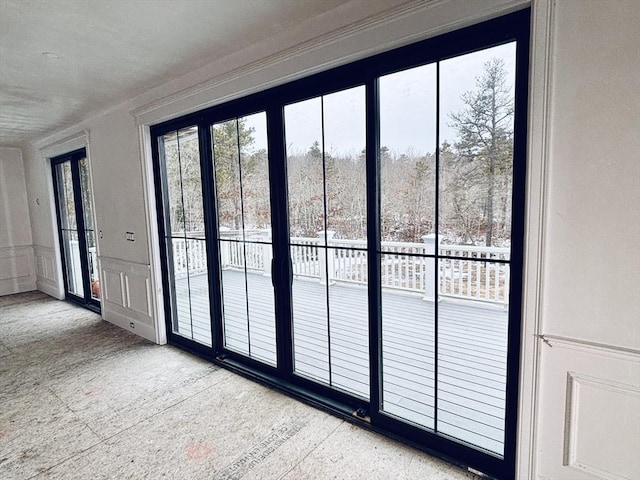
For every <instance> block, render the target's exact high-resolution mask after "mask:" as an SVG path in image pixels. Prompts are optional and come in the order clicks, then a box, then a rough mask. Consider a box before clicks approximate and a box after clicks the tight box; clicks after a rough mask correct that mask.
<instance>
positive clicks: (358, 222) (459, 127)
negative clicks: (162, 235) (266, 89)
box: [165, 59, 513, 246]
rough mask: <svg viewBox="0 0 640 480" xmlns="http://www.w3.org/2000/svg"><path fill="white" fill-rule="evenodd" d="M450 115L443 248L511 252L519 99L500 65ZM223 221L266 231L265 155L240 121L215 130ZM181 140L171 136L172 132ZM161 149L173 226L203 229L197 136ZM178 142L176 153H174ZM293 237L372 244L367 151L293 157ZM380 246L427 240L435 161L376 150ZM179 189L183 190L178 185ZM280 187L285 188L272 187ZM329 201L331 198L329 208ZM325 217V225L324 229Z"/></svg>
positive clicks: (316, 146)
mask: <svg viewBox="0 0 640 480" xmlns="http://www.w3.org/2000/svg"><path fill="white" fill-rule="evenodd" d="M462 100H463V102H464V105H465V106H464V108H463V109H462V110H461V111H459V112H454V113H452V114H450V115H449V123H450V126H452V127H453V128H454V129H455V130H456V131H457V134H458V135H457V138H456V140H455V141H454V142H453V143H452V144H450V143H447V142H443V143H442V144H441V145H440V148H439V152H438V154H439V178H438V188H439V193H440V196H439V200H438V208H439V211H440V215H439V218H438V222H439V224H438V228H439V233H440V234H441V235H442V241H443V243H456V244H476V245H487V246H490V245H498V246H502V245H507V244H508V242H509V235H510V230H511V190H512V157H513V94H512V92H511V89H510V87H509V86H508V82H507V78H506V71H505V68H504V63H503V62H502V60H499V59H492V60H490V61H489V62H487V63H486V64H485V66H484V72H483V74H482V75H481V76H480V77H478V78H477V79H476V88H475V89H474V90H472V91H469V92H466V93H465V94H464V95H463V96H462ZM212 134H213V144H214V149H213V158H214V173H215V187H216V196H217V206H218V212H217V213H218V221H219V225H220V226H221V227H226V228H229V229H232V230H238V229H240V228H241V227H242V226H243V225H244V227H245V228H246V229H264V228H268V227H269V226H270V218H271V215H270V209H269V205H270V201H269V182H268V168H267V162H268V159H267V152H266V151H265V150H264V149H257V148H256V147H255V145H254V131H253V129H252V128H250V127H248V126H247V124H246V121H245V120H244V119H239V120H237V121H236V120H230V121H228V122H225V123H222V124H218V125H215V126H214V127H212ZM174 136H175V134H174ZM170 140H171V141H169V142H165V144H166V145H165V160H166V166H167V168H166V171H167V185H168V192H169V205H170V214H171V224H172V228H173V229H174V230H175V231H182V230H183V229H186V230H187V231H198V230H203V229H204V219H203V214H202V190H201V188H200V164H199V155H198V151H197V149H198V142H197V137H196V136H195V132H185V133H184V134H182V133H181V134H178V135H177V136H176V138H175V139H170ZM178 145H179V148H178ZM287 173H288V179H289V181H288V185H287V189H288V199H289V222H290V226H291V235H292V236H303V237H316V236H317V233H318V232H319V231H322V230H324V229H325V228H327V229H328V230H332V231H335V232H336V233H335V238H345V239H364V238H366V222H367V218H366V177H365V152H364V150H363V151H362V152H361V153H360V155H357V156H356V155H341V154H340V153H333V154H330V153H328V152H326V151H325V152H323V150H322V145H321V144H320V143H319V141H316V142H314V143H313V144H312V145H310V146H309V148H308V150H307V151H305V152H295V151H290V152H288V155H287ZM380 182H381V205H380V207H381V230H382V231H381V234H382V239H383V240H390V241H403V242H421V241H422V236H423V235H425V234H428V233H433V232H434V229H435V228H436V225H435V218H436V216H435V209H436V155H435V153H427V154H424V155H416V154H414V153H411V152H410V151H409V152H396V151H391V150H389V149H388V148H387V147H385V146H383V147H382V148H381V151H380ZM180 187H182V188H180ZM274 188H279V187H274ZM325 200H326V201H325ZM325 213H326V218H327V220H326V225H325V220H324V218H325Z"/></svg>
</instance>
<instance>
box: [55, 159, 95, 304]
mask: <svg viewBox="0 0 640 480" xmlns="http://www.w3.org/2000/svg"><path fill="white" fill-rule="evenodd" d="M51 166H52V170H53V184H54V190H55V192H56V195H55V202H56V209H57V217H58V227H59V232H58V233H59V237H60V251H61V254H62V264H63V273H64V283H65V295H66V297H67V298H68V299H70V300H74V301H76V302H78V303H81V304H84V305H86V306H88V307H90V308H92V309H94V310H99V309H100V280H99V274H98V254H97V250H96V235H95V228H94V225H93V222H94V219H93V195H92V193H91V182H90V178H89V164H88V161H87V156H86V151H85V149H81V150H77V151H75V152H71V153H69V154H66V155H62V156H59V157H56V158H52V159H51Z"/></svg>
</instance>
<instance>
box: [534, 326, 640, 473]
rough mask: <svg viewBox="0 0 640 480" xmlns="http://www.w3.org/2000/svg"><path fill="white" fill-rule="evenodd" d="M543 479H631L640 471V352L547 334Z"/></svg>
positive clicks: (541, 436)
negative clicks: (639, 454) (639, 418)
mask: <svg viewBox="0 0 640 480" xmlns="http://www.w3.org/2000/svg"><path fill="white" fill-rule="evenodd" d="M541 366H542V376H541V377H542V382H541V383H542V384H541V388H540V408H539V411H540V412H544V418H541V417H539V418H538V421H539V424H540V427H541V428H540V434H539V439H538V445H539V450H540V457H539V470H538V473H539V475H538V478H539V479H545V480H546V479H549V480H551V479H555V480H563V479H571V480H593V479H607V480H609V479H610V480H633V479H637V478H638V477H637V475H638V472H640V456H638V452H640V422H639V421H638V417H639V416H640V352H637V351H630V350H625V349H618V348H614V347H611V346H606V345H597V344H591V343H586V342H580V341H576V340H570V339H565V338H560V337H554V336H549V337H545V338H544V345H543V346H542V358H541Z"/></svg>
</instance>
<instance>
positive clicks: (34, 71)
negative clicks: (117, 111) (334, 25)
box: [0, 0, 380, 146]
mask: <svg viewBox="0 0 640 480" xmlns="http://www.w3.org/2000/svg"><path fill="white" fill-rule="evenodd" d="M345 3H348V2H347V1H345V0H321V1H320V0H44V1H43V0H1V1H0V145H4V146H20V145H21V144H23V143H24V142H25V141H28V140H32V139H37V138H39V137H42V136H44V135H46V134H49V133H52V132H54V131H57V130H60V129H62V128H65V127H68V126H71V125H73V124H75V123H78V122H79V121H80V120H82V119H84V118H86V117H87V116H88V115H90V114H92V113H95V112H98V111H100V110H102V109H106V108H108V107H110V106H112V105H115V104H117V103H119V102H121V101H123V100H125V99H127V98H131V97H133V96H135V95H138V94H140V93H142V92H144V91H146V90H148V89H150V88H152V87H154V86H157V85H160V84H162V83H165V82H167V81H169V80H171V79H174V78H176V77H179V76H180V75H183V74H185V73H186V72H189V71H191V70H193V69H196V68H198V67H201V66H203V65H205V64H208V63H211V62H213V61H215V60H217V59H220V58H222V57H224V56H226V55H230V54H233V53H234V52H238V51H240V50H242V49H244V48H247V47H249V46H251V45H254V44H257V43H258V42H262V41H265V40H266V39H268V38H269V37H271V36H273V35H274V34H275V33H277V32H280V31H283V30H285V29H288V28H293V27H294V26H295V25H297V24H300V23H301V22H303V21H305V20H308V19H309V18H313V17H315V16H317V15H321V14H323V13H326V12H328V11H330V10H332V9H334V8H336V7H338V6H340V5H341V4H345ZM377 3H380V2H377ZM45 52H50V53H51V54H53V56H57V57H59V58H57V59H56V58H51V55H49V56H48V55H43V53H45Z"/></svg>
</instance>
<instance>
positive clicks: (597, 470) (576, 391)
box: [563, 359, 640, 480]
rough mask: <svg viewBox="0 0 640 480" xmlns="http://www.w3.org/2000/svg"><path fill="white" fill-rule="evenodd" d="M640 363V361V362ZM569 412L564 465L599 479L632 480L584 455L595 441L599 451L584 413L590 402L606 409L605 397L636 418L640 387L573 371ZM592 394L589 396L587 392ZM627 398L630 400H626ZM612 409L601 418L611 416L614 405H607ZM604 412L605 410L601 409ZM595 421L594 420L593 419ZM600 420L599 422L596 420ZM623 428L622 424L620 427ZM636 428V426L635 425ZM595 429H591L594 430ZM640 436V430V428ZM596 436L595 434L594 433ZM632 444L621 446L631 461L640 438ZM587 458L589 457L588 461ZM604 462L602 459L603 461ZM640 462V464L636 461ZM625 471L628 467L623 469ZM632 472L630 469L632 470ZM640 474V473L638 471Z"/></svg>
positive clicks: (613, 425)
mask: <svg viewBox="0 0 640 480" xmlns="http://www.w3.org/2000/svg"><path fill="white" fill-rule="evenodd" d="M639 361H640V359H639ZM567 377H568V378H567V380H568V381H567V413H566V416H565V421H566V424H565V441H564V452H563V453H564V459H563V465H565V466H568V467H570V468H572V469H574V470H576V471H578V472H583V473H587V474H590V475H593V477H595V478H603V479H606V480H631V477H630V476H627V475H626V474H624V473H616V472H613V471H611V470H612V468H611V467H610V466H609V467H607V466H605V465H597V464H596V463H597V459H590V458H588V455H585V454H584V453H583V452H582V448H581V447H582V443H588V442H590V441H591V443H592V444H594V443H595V445H594V446H595V447H596V448H597V445H598V442H593V441H592V439H591V438H589V435H588V434H586V433H585V426H584V425H582V423H581V421H582V418H581V415H580V413H581V411H582V410H584V404H585V403H587V402H594V403H595V402H597V404H598V405H597V406H598V407H600V406H602V404H603V403H605V402H603V401H602V400H601V399H602V398H607V400H608V402H606V403H615V404H616V406H618V407H619V408H620V409H624V410H627V411H626V412H625V411H624V410H623V411H622V412H616V413H618V414H620V413H622V415H623V416H625V417H626V415H625V413H626V414H630V415H633V412H634V411H635V412H640V385H636V386H634V385H627V384H623V383H619V382H614V381H611V380H609V379H603V378H595V377H591V376H587V375H581V374H576V373H574V372H569V373H568V374H567ZM589 391H590V392H591V393H590V394H589V393H586V392H589ZM625 397H626V398H625ZM607 407H608V409H607V410H605V412H604V413H603V414H602V415H600V417H604V416H607V413H608V411H610V410H609V409H613V408H614V406H613V405H607ZM598 410H600V411H602V409H600V408H598ZM590 420H591V421H593V420H594V419H590ZM596 420H598V419H596ZM599 421H600V423H607V424H608V425H607V426H609V427H610V428H611V429H614V428H615V427H616V425H615V424H614V422H603V421H602V420H601V419H600V420H599ZM618 426H619V425H618ZM631 428H633V425H631ZM636 428H638V426H636ZM593 429H594V428H593V427H591V430H593ZM601 430H602V431H601V432H600V433H601V434H602V435H604V436H607V431H606V430H605V429H604V428H603V429H601ZM638 430H639V431H638V432H637V433H640V428H638ZM590 433H592V434H593V432H590ZM629 440H630V441H631V442H633V441H634V440H635V444H633V445H620V446H619V449H622V450H623V451H624V450H626V451H627V452H628V453H629V455H624V456H626V457H628V458H632V456H633V455H637V452H640V436H634V438H631V439H629ZM585 457H587V458H585ZM599 460H600V461H602V459H599ZM614 463H616V466H615V467H614V468H620V466H621V465H620V463H619V462H614ZM636 463H640V462H636ZM623 468H624V466H623ZM629 470H630V469H629ZM638 473H640V472H638Z"/></svg>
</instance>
